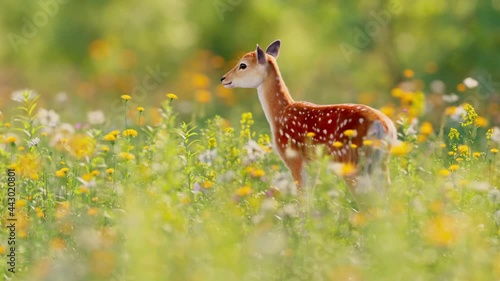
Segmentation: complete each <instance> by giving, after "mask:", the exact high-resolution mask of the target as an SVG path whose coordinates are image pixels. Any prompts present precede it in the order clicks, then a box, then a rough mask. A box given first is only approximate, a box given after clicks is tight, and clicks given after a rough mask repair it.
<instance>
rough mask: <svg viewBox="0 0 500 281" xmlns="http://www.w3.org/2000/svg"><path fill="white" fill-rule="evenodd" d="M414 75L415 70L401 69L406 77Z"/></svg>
mask: <svg viewBox="0 0 500 281" xmlns="http://www.w3.org/2000/svg"><path fill="white" fill-rule="evenodd" d="M414 75H415V71H413V70H411V69H405V70H404V71H403V76H404V77H406V78H412V77H413V76H414Z"/></svg>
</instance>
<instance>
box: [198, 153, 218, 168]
mask: <svg viewBox="0 0 500 281" xmlns="http://www.w3.org/2000/svg"><path fill="white" fill-rule="evenodd" d="M215 157H217V149H212V150H210V149H209V150H207V151H205V152H203V153H201V154H200V156H198V160H199V161H200V162H202V163H207V165H208V166H211V165H212V162H213V161H214V160H215Z"/></svg>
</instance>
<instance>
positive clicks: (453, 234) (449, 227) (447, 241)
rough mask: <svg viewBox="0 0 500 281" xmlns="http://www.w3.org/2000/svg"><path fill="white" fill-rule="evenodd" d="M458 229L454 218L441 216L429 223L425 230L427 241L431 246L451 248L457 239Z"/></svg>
mask: <svg viewBox="0 0 500 281" xmlns="http://www.w3.org/2000/svg"><path fill="white" fill-rule="evenodd" d="M457 228H458V227H457V222H456V220H455V219H454V218H453V217H450V216H445V215H441V216H438V217H436V218H433V219H431V220H430V221H428V222H427V225H426V226H425V227H424V228H423V229H424V231H425V233H424V234H425V237H426V238H427V241H428V242H430V243H431V244H434V245H437V246H449V245H451V244H453V243H454V242H455V241H456V239H457V232H458V231H457Z"/></svg>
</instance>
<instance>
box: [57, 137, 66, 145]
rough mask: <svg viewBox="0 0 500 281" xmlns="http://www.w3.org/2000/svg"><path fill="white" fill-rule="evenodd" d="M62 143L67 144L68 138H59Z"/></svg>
mask: <svg viewBox="0 0 500 281" xmlns="http://www.w3.org/2000/svg"><path fill="white" fill-rule="evenodd" d="M59 141H60V142H61V143H62V144H65V143H67V142H68V139H67V138H61V140H59Z"/></svg>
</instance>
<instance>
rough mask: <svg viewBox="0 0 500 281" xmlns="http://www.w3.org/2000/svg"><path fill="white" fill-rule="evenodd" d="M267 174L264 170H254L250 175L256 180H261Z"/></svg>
mask: <svg viewBox="0 0 500 281" xmlns="http://www.w3.org/2000/svg"><path fill="white" fill-rule="evenodd" d="M265 174H266V172H264V170H262V169H256V170H252V171H251V172H250V175H251V176H252V177H254V178H261V177H263V176H264V175H265Z"/></svg>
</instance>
